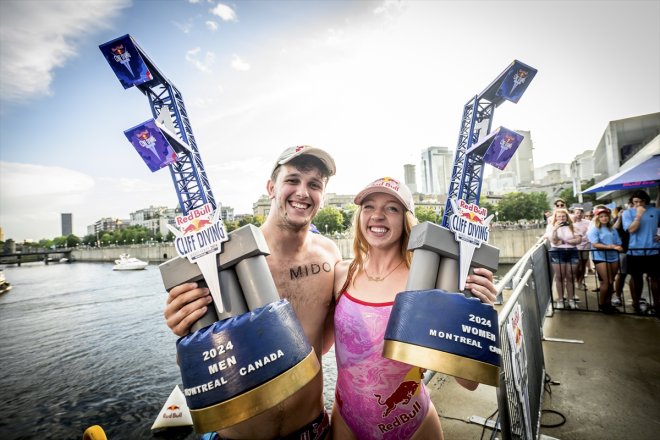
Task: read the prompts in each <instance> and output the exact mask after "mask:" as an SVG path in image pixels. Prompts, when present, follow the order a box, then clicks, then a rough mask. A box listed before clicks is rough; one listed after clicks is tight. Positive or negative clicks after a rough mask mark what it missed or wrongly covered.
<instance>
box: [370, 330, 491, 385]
mask: <svg viewBox="0 0 660 440" xmlns="http://www.w3.org/2000/svg"><path fill="white" fill-rule="evenodd" d="M383 357H386V358H389V359H394V360H395V361H399V362H403V363H406V364H410V365H414V366H416V367H422V368H426V369H427V370H432V371H437V372H439V373H444V374H449V375H450V376H456V377H460V378H462V379H467V380H471V381H474V382H479V383H483V384H486V385H492V386H494V387H496V386H498V385H499V383H500V368H499V367H497V366H495V365H491V364H487V363H485V362H480V361H476V360H474V359H470V358H466V357H462V356H458V355H455V354H452V353H447V352H445V351H440V350H435V349H432V348H427V347H422V346H419V345H414V344H408V343H406V342H400V341H393V340H387V339H386V340H385V344H384V346H383Z"/></svg>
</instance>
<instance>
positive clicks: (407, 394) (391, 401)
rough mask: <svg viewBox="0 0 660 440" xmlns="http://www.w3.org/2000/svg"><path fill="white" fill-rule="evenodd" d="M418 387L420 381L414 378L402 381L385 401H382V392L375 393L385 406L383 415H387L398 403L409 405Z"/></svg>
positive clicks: (379, 401)
mask: <svg viewBox="0 0 660 440" xmlns="http://www.w3.org/2000/svg"><path fill="white" fill-rule="evenodd" d="M418 387H419V382H417V381H414V380H406V381H404V382H401V383H400V384H399V386H398V387H397V388H396V390H394V392H393V393H392V394H390V396H389V397H388V398H387V399H385V401H384V402H381V398H382V396H381V395H380V394H374V396H375V397H376V398H377V399H378V404H379V405H381V406H384V407H385V411H383V417H387V416H388V415H389V414H390V413H391V412H392V411H394V409H395V408H396V407H397V406H398V405H407V404H408V403H410V399H412V397H413V395H414V394H415V391H417V388H418Z"/></svg>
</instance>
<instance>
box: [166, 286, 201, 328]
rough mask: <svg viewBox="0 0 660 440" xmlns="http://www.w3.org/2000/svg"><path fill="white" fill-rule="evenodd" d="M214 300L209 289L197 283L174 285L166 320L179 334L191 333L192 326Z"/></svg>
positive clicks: (169, 298) (168, 298) (168, 301)
mask: <svg viewBox="0 0 660 440" xmlns="http://www.w3.org/2000/svg"><path fill="white" fill-rule="evenodd" d="M211 301H213V298H212V297H211V294H210V293H209V289H208V288H206V287H198V286H197V283H185V284H180V285H178V286H176V287H173V288H172V290H170V292H169V294H168V295H167V303H166V305H165V311H164V312H163V315H164V316H165V321H166V322H167V326H168V327H169V328H170V330H172V332H173V333H174V334H175V335H177V336H185V335H187V334H188V333H189V330H190V326H191V325H193V323H195V321H197V320H198V319H200V318H201V317H202V316H204V314H205V313H206V310H207V306H208V304H209V303H210V302H211Z"/></svg>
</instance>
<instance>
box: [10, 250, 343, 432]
mask: <svg viewBox="0 0 660 440" xmlns="http://www.w3.org/2000/svg"><path fill="white" fill-rule="evenodd" d="M4 273H5V276H6V278H7V281H9V282H10V283H11V284H12V286H13V289H12V290H11V291H9V292H8V293H5V294H3V295H2V296H0V335H1V337H0V371H1V372H2V374H0V393H1V394H2V396H3V397H2V406H3V408H2V417H0V439H35V438H39V439H80V438H82V433H83V431H84V430H85V428H86V427H88V426H90V425H94V424H99V425H101V426H102V427H103V428H104V430H105V431H106V434H107V435H108V438H109V439H110V440H118V439H152V438H154V437H155V438H161V439H186V440H188V439H197V438H198V436H197V435H196V434H195V433H194V431H193V429H192V428H185V429H177V430H166V431H163V432H159V433H157V434H156V435H154V434H152V432H151V430H150V428H151V425H152V424H153V421H154V420H155V419H156V417H157V416H158V414H159V412H160V410H161V408H162V406H163V404H164V403H165V401H166V400H167V397H168V396H169V394H170V393H171V392H172V389H173V388H174V386H175V385H177V384H178V385H179V386H181V385H180V384H181V377H180V374H179V369H178V367H177V365H176V346H175V343H176V339H177V338H176V336H174V334H172V333H171V332H170V330H169V328H167V326H166V325H165V320H164V318H163V315H162V312H163V307H164V303H165V295H166V293H165V290H164V288H163V284H162V281H161V278H160V272H159V270H158V267H157V266H155V265H149V266H148V267H147V269H146V270H141V271H113V270H112V264H110V263H72V264H57V263H53V264H49V265H48V266H46V265H44V264H43V263H30V264H24V265H22V266H21V267H4ZM323 365H324V374H325V379H326V380H325V383H326V390H325V394H326V404H327V405H328V406H330V405H331V402H332V398H333V397H334V382H335V379H336V369H335V365H334V353H332V352H330V353H329V354H328V355H326V356H324V360H323Z"/></svg>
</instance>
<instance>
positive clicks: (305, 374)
mask: <svg viewBox="0 0 660 440" xmlns="http://www.w3.org/2000/svg"><path fill="white" fill-rule="evenodd" d="M320 369H321V366H320V364H319V361H318V358H317V357H316V354H315V352H314V349H313V348H312V351H311V352H310V353H309V355H308V356H307V357H306V358H305V359H303V360H302V361H300V362H299V363H298V364H297V365H294V366H293V367H291V368H290V369H289V370H287V371H285V372H284V373H282V374H280V375H279V376H277V377H275V378H273V379H271V380H269V381H268V382H265V383H263V384H261V385H259V386H258V387H256V388H253V389H251V390H250V391H246V392H245V393H243V394H240V395H238V396H236V397H232V398H231V399H229V400H226V401H224V402H220V403H217V404H215V405H212V406H209V407H206V408H201V409H191V410H190V414H191V415H192V420H193V424H194V426H195V430H196V431H197V432H199V433H203V432H212V431H218V430H221V429H225V428H228V427H230V426H233V425H235V424H237V423H240V422H243V421H245V420H247V419H249V418H251V417H254V416H256V415H257V414H259V413H262V412H264V411H266V410H267V409H269V408H272V407H274V406H275V405H277V404H278V403H280V402H282V401H284V400H285V399H287V398H288V397H290V396H291V395H293V394H294V393H295V392H297V391H298V390H300V389H301V388H302V387H304V386H305V385H307V384H308V383H309V382H310V381H311V380H312V379H314V377H315V376H316V375H317V374H318V372H319V371H320Z"/></svg>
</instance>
